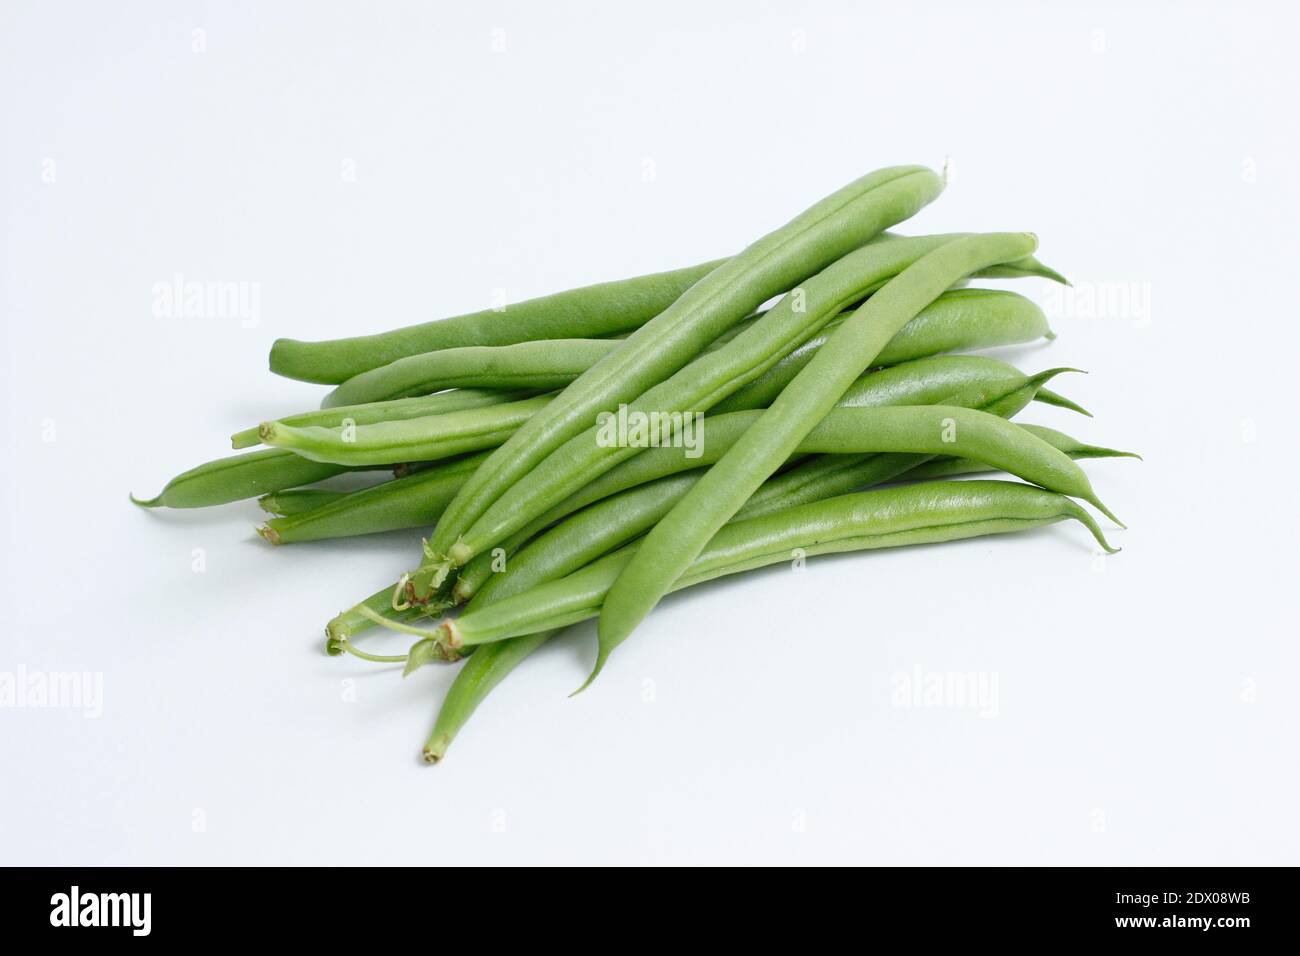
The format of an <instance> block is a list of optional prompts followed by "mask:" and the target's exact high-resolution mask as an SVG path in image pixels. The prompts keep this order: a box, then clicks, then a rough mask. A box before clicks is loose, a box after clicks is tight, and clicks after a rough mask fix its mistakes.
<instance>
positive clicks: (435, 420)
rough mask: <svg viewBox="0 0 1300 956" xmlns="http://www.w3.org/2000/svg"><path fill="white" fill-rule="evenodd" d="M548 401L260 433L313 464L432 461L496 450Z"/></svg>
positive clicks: (272, 426)
mask: <svg viewBox="0 0 1300 956" xmlns="http://www.w3.org/2000/svg"><path fill="white" fill-rule="evenodd" d="M552 400H553V399H552V398H551V396H549V395H539V396H537V397H536V398H526V399H524V400H523V401H518V402H507V403H506V404H504V405H490V406H488V407H486V408H471V409H468V410H466V411H463V412H450V413H448V414H446V415H431V416H429V417H428V418H412V419H408V420H406V421H394V422H376V423H374V424H373V425H356V426H348V427H345V428H342V429H338V428H322V427H321V426H319V425H309V426H307V427H305V428H294V427H293V426H290V425H284V424H281V423H280V422H264V423H263V424H262V426H261V429H260V431H259V434H260V435H261V438H262V441H263V442H265V443H266V444H268V445H272V446H274V447H277V448H287V449H289V450H291V451H293V452H294V453H295V454H298V455H301V456H302V457H303V458H310V459H311V460H313V461H328V462H334V463H336V464H342V465H357V466H359V465H384V464H392V463H394V462H402V461H435V460H440V459H443V458H450V457H452V456H453V455H461V454H464V453H465V452H470V451H481V450H483V449H484V448H496V447H497V446H498V445H500V444H501V443H502V442H504V441H506V439H507V438H509V436H510V435H512V434H514V433H515V432H516V431H517V430H518V429H519V428H520V426H522V425H523V424H524V423H525V422H527V421H528V420H529V419H530V418H532V417H533V416H534V415H536V414H537V413H538V412H539V411H541V410H542V409H543V408H545V407H546V406H547V405H548V403H550V402H551V401H552Z"/></svg>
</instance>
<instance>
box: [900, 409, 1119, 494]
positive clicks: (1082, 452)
mask: <svg viewBox="0 0 1300 956" xmlns="http://www.w3.org/2000/svg"><path fill="white" fill-rule="evenodd" d="M1020 427H1021V428H1023V429H1024V430H1025V431H1027V432H1029V433H1030V434H1031V435H1034V436H1036V437H1038V438H1041V439H1042V440H1043V441H1045V442H1048V443H1049V444H1050V445H1052V446H1053V447H1054V448H1057V449H1059V450H1060V451H1062V452H1064V453H1065V454H1067V455H1069V456H1070V457H1071V458H1072V459H1074V460H1075V461H1083V460H1086V459H1091V458H1137V459H1139V460H1141V458H1142V456H1141V455H1139V454H1138V453H1137V452H1133V451H1120V450H1119V449H1117V448H1105V447H1103V446H1100V445H1089V444H1087V443H1086V442H1081V441H1079V439H1077V438H1074V437H1073V436H1071V435H1067V434H1066V433H1065V432H1062V431H1057V430H1056V429H1055V428H1047V427H1045V426H1043V425H1031V424H1028V423H1025V422H1021V423H1020ZM988 471H996V469H995V468H994V467H993V466H992V465H988V464H985V463H983V462H979V461H972V460H970V459H969V458H935V459H932V460H931V461H928V462H925V463H924V464H921V465H917V466H916V467H915V468H913V469H911V470H910V471H908V472H907V473H906V474H904V475H903V476H902V477H903V478H905V479H906V480H908V481H921V480H930V479H934V478H950V477H952V476H954V475H974V474H980V473H982V472H988Z"/></svg>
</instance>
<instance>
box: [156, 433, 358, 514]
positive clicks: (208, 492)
mask: <svg viewBox="0 0 1300 956" xmlns="http://www.w3.org/2000/svg"><path fill="white" fill-rule="evenodd" d="M350 470H351V469H350V468H348V467H347V466H346V465H334V464H329V463H326V462H318V461H309V460H308V459H306V458H302V457H300V456H298V455H295V454H294V453H293V452H291V451H287V450H284V449H281V448H264V449H261V450H259V451H252V452H245V453H244V454H242V455H231V456H230V457H228V458H218V459H217V460H216V461H209V462H204V463H203V464H202V465H198V466H196V467H194V468H191V469H190V470H189V471H185V472H182V473H181V474H179V475H177V476H176V477H175V478H173V479H172V480H171V481H169V482H167V485H166V486H165V487H164V488H163V490H162V491H160V492H159V493H158V494H157V495H156V496H155V497H153V498H149V499H147V500H141V499H139V498H136V497H135V496H134V495H133V496H132V497H131V500H132V501H133V502H135V503H136V504H137V505H140V506H141V507H142V508H158V507H163V508H208V507H211V506H212V505H223V504H228V503H229V502H231V501H239V500H240V499H241V498H256V497H258V496H259V495H266V494H270V493H271V492H274V491H284V490H285V489H286V488H297V487H298V486H299V485H310V484H312V483H313V482H317V481H324V480H325V479H326V478H332V477H333V476H334V475H340V474H342V473H343V472H345V471H350Z"/></svg>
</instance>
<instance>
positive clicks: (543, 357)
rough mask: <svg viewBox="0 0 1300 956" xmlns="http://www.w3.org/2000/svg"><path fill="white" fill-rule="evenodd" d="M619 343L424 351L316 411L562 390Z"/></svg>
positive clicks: (375, 372) (333, 395)
mask: <svg viewBox="0 0 1300 956" xmlns="http://www.w3.org/2000/svg"><path fill="white" fill-rule="evenodd" d="M620 344H622V343H621V342H620V341H619V340H617V339H548V340H543V341H538V342H518V343H516V344H514V345H495V346H492V345H472V346H469V347H467V348H463V349H443V350H441V351H438V352H425V353H423V354H421V355H412V356H409V357H408V358H403V359H398V360H397V361H396V362H392V363H390V364H388V365H382V366H380V367H379V368H375V369H371V370H370V371H368V372H362V373H361V374H360V375H357V376H354V377H352V378H350V379H348V380H347V381H346V382H344V383H343V384H342V385H339V386H338V387H337V388H335V389H334V390H333V391H332V392H330V393H329V394H328V395H326V396H325V398H324V399H323V400H322V401H321V408H326V409H328V408H337V407H340V406H344V405H360V404H365V403H370V402H386V401H393V400H395V399H400V398H409V397H411V396H418V395H427V394H429V393H430V392H437V391H441V390H442V389H445V388H455V389H460V388H487V389H503V390H516V391H517V390H520V389H534V390H542V391H545V390H550V389H555V388H563V387H564V386H565V385H568V384H569V383H570V382H572V381H573V380H574V379H576V378H577V377H578V376H580V375H581V374H582V373H583V372H585V371H587V369H589V368H591V367H592V366H593V365H595V364H596V363H597V362H599V361H600V360H601V359H602V358H604V357H606V356H607V355H609V353H610V352H612V351H613V350H614V349H616V348H618V346H619V345H620Z"/></svg>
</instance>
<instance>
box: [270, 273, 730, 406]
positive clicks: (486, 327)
mask: <svg viewBox="0 0 1300 956" xmlns="http://www.w3.org/2000/svg"><path fill="white" fill-rule="evenodd" d="M725 261H726V260H725V259H717V260H715V261H713V262H704V263H701V264H700V265H696V266H688V267H687V268H685V269H674V270H672V271H671V272H656V273H653V274H651V275H644V276H636V277H635V278H631V279H622V280H619V281H616V282H602V283H600V284H599V285H591V286H586V287H584V288H580V289H570V290H568V291H566V292H557V293H555V294H554V295H548V296H543V297H541V298H537V299H528V300H526V301H524V302H518V303H515V304H513V305H508V306H505V307H503V308H501V309H491V310H487V311H483V312H472V313H470V314H468V315H458V316H454V317H452V318H448V319H440V320H438V321H435V322H424V323H421V324H419V325H411V326H407V327H405V328H401V329H395V330H393V331H390V332H381V333H379V334H377V335H361V336H356V337H354V338H346V339H334V340H332V341H327V342H300V341H297V340H295V339H277V340H276V342H275V344H274V345H272V346H271V371H272V372H274V373H276V374H277V375H284V376H287V377H288V378H296V379H300V380H302V381H305V382H320V383H322V384H326V385H337V384H338V383H340V382H343V381H346V380H347V379H349V378H352V377H353V376H354V375H359V374H361V373H362V372H365V371H367V370H369V369H372V368H378V367H379V366H381V365H387V364H388V363H390V362H394V361H397V360H398V359H401V358H405V357H406V356H408V355H419V354H421V353H423V352H434V351H438V350H440V349H450V348H463V347H465V346H471V345H512V344H514V343H515V342H527V341H531V340H535V339H569V338H599V337H602V336H608V335H617V334H619V333H622V332H629V331H631V330H632V329H634V328H637V327H638V326H640V325H643V324H644V323H645V322H647V321H649V320H650V319H652V318H654V317H655V316H656V315H658V314H659V313H660V312H662V311H663V310H664V309H666V308H668V307H669V306H670V305H672V304H673V302H675V301H676V300H677V299H678V298H679V297H680V296H681V294H682V293H683V292H685V291H686V290H687V289H689V288H690V287H691V286H693V285H694V284H695V283H696V282H698V281H699V280H700V279H702V278H704V277H705V276H706V275H708V274H709V273H710V272H712V271H713V270H714V269H716V268H717V267H718V266H720V265H722V264H723V263H724V262H725Z"/></svg>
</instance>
